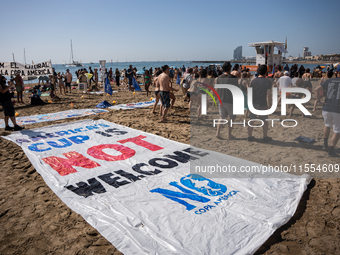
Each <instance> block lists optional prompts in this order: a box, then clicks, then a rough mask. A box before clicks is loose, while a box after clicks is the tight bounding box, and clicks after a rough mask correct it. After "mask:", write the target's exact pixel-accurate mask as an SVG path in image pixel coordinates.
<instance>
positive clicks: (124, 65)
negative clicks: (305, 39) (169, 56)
mask: <svg viewBox="0 0 340 255" xmlns="http://www.w3.org/2000/svg"><path fill="white" fill-rule="evenodd" d="M82 64H83V67H67V66H66V65H62V64H53V61H52V66H53V67H54V68H55V71H56V72H60V73H64V74H65V73H66V69H70V72H71V73H72V75H73V80H74V81H76V79H77V77H76V75H75V72H76V71H77V70H79V69H81V68H86V70H89V67H91V68H92V70H94V68H98V70H99V68H100V64H99V62H97V63H93V64H92V63H82ZM210 64H220V65H222V64H223V63H218V62H216V63H200V62H192V61H139V62H110V61H109V62H106V64H105V68H107V69H108V70H109V69H110V68H112V70H113V71H115V70H116V68H118V70H122V69H128V68H129V66H130V65H132V67H135V68H136V69H137V71H139V70H142V69H143V68H146V69H150V67H152V68H153V69H154V68H155V67H162V66H163V65H168V66H170V67H173V68H181V67H183V65H184V66H185V67H186V68H187V67H195V66H198V67H201V66H203V67H206V66H209V65H210ZM235 64H236V63H232V66H234V65H235ZM238 64H239V65H244V63H238ZM250 65H255V63H253V64H250ZM292 65H293V64H288V66H289V67H291V66H292ZM298 65H299V66H300V65H301V64H298ZM317 65H321V66H322V65H326V66H327V64H322V63H319V62H318V63H315V64H304V65H303V66H304V67H305V68H310V69H311V71H312V70H313V68H315V67H316V66H317ZM37 82H38V79H35V80H30V81H25V83H37Z"/></svg>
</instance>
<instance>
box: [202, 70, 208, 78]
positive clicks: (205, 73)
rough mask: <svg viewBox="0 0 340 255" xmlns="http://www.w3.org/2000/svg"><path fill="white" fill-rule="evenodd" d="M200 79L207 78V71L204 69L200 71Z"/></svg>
mask: <svg viewBox="0 0 340 255" xmlns="http://www.w3.org/2000/svg"><path fill="white" fill-rule="evenodd" d="M201 77H202V78H207V70H206V69H202V70H201Z"/></svg>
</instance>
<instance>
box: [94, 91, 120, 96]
mask: <svg viewBox="0 0 340 255" xmlns="http://www.w3.org/2000/svg"><path fill="white" fill-rule="evenodd" d="M88 93H89V94H96V95H100V94H104V91H91V92H88ZM112 93H118V91H112Z"/></svg>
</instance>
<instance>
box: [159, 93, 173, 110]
mask: <svg viewBox="0 0 340 255" xmlns="http://www.w3.org/2000/svg"><path fill="white" fill-rule="evenodd" d="M159 95H160V97H161V102H162V106H163V107H164V108H170V92H169V91H160V92H159Z"/></svg>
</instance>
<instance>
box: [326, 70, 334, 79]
mask: <svg viewBox="0 0 340 255" xmlns="http://www.w3.org/2000/svg"><path fill="white" fill-rule="evenodd" d="M332 76H333V71H332V70H329V71H328V72H327V77H328V78H332Z"/></svg>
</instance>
